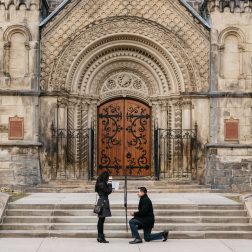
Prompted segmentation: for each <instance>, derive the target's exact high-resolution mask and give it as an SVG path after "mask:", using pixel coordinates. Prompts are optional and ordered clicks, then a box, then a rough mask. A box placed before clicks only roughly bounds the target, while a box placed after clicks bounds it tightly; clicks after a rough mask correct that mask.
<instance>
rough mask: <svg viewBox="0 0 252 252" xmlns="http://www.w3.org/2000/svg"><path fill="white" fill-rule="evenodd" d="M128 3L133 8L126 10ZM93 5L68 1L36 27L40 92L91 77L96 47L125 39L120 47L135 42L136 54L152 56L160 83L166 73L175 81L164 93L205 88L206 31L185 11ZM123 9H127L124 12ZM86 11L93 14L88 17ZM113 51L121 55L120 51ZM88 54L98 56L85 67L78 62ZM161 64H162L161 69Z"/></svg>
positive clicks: (161, 5)
mask: <svg viewBox="0 0 252 252" xmlns="http://www.w3.org/2000/svg"><path fill="white" fill-rule="evenodd" d="M77 5H78V8H76V6H77ZM111 5H113V8H111ZM129 5H132V7H133V6H135V7H134V8H132V9H131V8H130V9H128V6H129ZM98 7H99V1H88V2H87V3H86V2H85V4H83V3H82V2H79V3H78V4H77V3H76V1H74V0H73V1H71V2H70V3H69V4H67V5H66V6H65V7H64V9H63V10H62V11H61V12H60V13H59V14H58V15H57V16H55V17H54V18H53V19H51V21H50V22H48V23H47V24H46V25H45V26H44V27H43V28H42V43H41V44H42V55H43V56H42V63H41V67H42V71H41V86H42V87H43V88H44V89H46V90H59V89H61V87H59V86H58V87H56V86H55V85H57V84H58V85H61V86H65V87H66V86H69V85H70V86H71V85H72V84H73V83H76V82H75V81H74V80H73V78H74V75H75V74H76V73H77V74H80V72H82V76H85V75H86V76H87V77H88V76H89V75H92V74H93V72H92V71H93V70H92V68H93V67H95V63H96V62H99V60H98V59H99V58H100V56H98V55H99V54H98V52H99V50H100V48H101V47H102V46H104V48H105V47H106V46H107V45H109V44H112V42H113V40H114V41H116V40H117V43H119V42H120V40H121V41H123V40H125V37H126V38H129V39H127V40H128V41H125V42H126V43H125V44H126V45H128V44H130V43H131V40H135V41H134V43H135V44H137V43H138V50H139V49H140V48H141V49H143V48H144V51H145V52H144V51H143V52H144V53H146V51H147V49H148V51H150V52H155V54H153V55H152V56H154V58H153V59H152V60H151V61H154V62H155V60H156V64H157V63H159V64H161V65H160V66H159V67H158V68H159V69H158V68H157V72H156V74H157V75H159V72H161V73H163V74H164V75H165V79H166V80H165V81H166V82H167V81H168V80H169V79H170V76H169V75H172V78H171V79H172V81H174V80H175V81H174V83H173V85H174V86H175V87H176V88H174V87H173V88H172V89H171V90H170V91H169V89H168V91H169V92H174V90H175V92H178V91H179V90H188V91H189V90H201V89H206V88H207V85H208V54H209V48H208V39H209V32H208V30H207V29H205V28H204V27H203V26H202V25H201V24H196V23H195V22H194V21H193V19H192V18H191V17H190V15H188V12H187V10H186V9H185V7H183V6H182V5H180V4H179V3H178V2H174V1H170V0H168V1H157V0H154V1H152V2H150V1H141V2H138V1H133V2H132V3H129V2H127V4H125V2H124V1H120V0H117V1H113V3H111V2H110V3H103V5H102V10H101V9H100V8H98ZM125 10H128V11H127V14H126V13H124V11H125ZM91 12H92V13H95V14H94V15H89V14H88V13H91ZM149 12H152V14H151V15H150V14H149ZM182 13H183V14H182ZM125 15H127V16H125ZM120 16H121V17H120ZM59 20H60V23H58V21H59ZM95 20H96V22H94V23H92V22H93V21H95ZM97 20H99V21H97ZM56 27H57V29H55V28H56ZM70 27H71V28H70ZM132 35H134V36H132ZM116 36H117V38H116ZM123 36H124V37H123ZM111 38H112V40H111ZM136 38H137V39H136ZM109 40H110V41H109ZM118 41H119V42H118ZM139 42H140V43H141V44H139ZM129 48H131V46H130V47H129ZM118 52H120V53H121V54H122V55H123V50H119V51H118ZM156 52H157V53H156ZM90 55H95V56H98V57H97V60H94V61H92V62H93V63H91V62H90V63H91V65H89V64H85V63H84V61H83V59H87V58H88V57H89V56H90ZM106 55H107V56H106ZM122 55H121V56H122ZM104 57H105V58H106V57H107V59H105V61H103V63H104V64H106V61H107V60H108V58H109V57H111V54H110V55H109V54H108V53H106V54H105V55H104ZM103 60H104V59H103ZM142 61H144V59H142ZM165 61H166V62H167V63H165V64H164V65H162V63H163V62H165ZM86 63H88V62H86ZM143 63H144V62H143ZM199 66H200V67H199ZM80 68H82V69H80ZM165 68H166V69H165ZM167 68H168V69H167ZM82 70H83V71H82ZM166 75H167V76H166ZM162 79H163V77H161V76H160V80H162ZM83 80H84V79H83ZM84 82H85V81H84ZM82 84H83V85H85V83H83V82H82ZM68 89H69V88H68ZM84 89H85V88H83V89H82V90H84Z"/></svg>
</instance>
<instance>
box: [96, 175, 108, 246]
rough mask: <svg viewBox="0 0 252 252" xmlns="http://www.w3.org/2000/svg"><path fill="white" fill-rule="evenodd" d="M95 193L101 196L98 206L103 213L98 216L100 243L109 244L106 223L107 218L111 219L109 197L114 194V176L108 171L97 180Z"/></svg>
mask: <svg viewBox="0 0 252 252" xmlns="http://www.w3.org/2000/svg"><path fill="white" fill-rule="evenodd" d="M95 191H96V192H97V193H98V195H99V199H98V202H97V205H98V206H101V207H102V211H101V213H99V214H98V218H99V219H98V223H97V230H98V238H97V241H98V242H100V243H109V242H108V241H106V239H105V236H104V231H103V230H104V222H105V218H106V217H111V212H110V205H109V198H108V195H109V194H111V193H112V176H109V173H108V172H107V171H105V172H103V173H102V174H101V175H100V176H99V177H98V178H97V180H96V184H95Z"/></svg>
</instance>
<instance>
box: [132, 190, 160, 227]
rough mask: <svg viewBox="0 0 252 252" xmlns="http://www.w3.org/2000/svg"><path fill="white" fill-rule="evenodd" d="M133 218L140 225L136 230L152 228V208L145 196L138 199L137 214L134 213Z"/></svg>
mask: <svg viewBox="0 0 252 252" xmlns="http://www.w3.org/2000/svg"><path fill="white" fill-rule="evenodd" d="M134 218H135V219H137V220H139V221H140V222H141V223H142V226H141V227H138V228H153V227H154V223H155V217H154V213H153V206H152V202H151V200H150V199H149V197H148V195H147V194H145V195H144V196H142V197H141V198H140V201H139V205H138V212H135V213H134Z"/></svg>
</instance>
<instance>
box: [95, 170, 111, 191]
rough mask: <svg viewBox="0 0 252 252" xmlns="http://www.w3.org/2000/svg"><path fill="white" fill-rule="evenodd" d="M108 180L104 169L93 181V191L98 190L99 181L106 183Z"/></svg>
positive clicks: (107, 174)
mask: <svg viewBox="0 0 252 252" xmlns="http://www.w3.org/2000/svg"><path fill="white" fill-rule="evenodd" d="M108 180H109V173H108V172H107V171H104V172H103V173H102V174H101V175H100V176H99V177H98V178H97V180H96V183H95V191H96V192H97V191H98V184H99V183H108Z"/></svg>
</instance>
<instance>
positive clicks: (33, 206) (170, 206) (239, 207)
mask: <svg viewBox="0 0 252 252" xmlns="http://www.w3.org/2000/svg"><path fill="white" fill-rule="evenodd" d="M110 205H111V208H112V209H124V206H123V205H122V204H110ZM137 206H138V205H137V204H130V203H129V204H128V208H129V209H131V208H132V209H135V208H137ZM153 206H154V209H155V210H156V209H157V210H158V209H197V210H210V209H212V210H244V206H243V205H242V204H238V203H237V204H232V205H227V204H226V205H214V204H212V205H209V204H208V205H194V204H153ZM8 209H16V210H17V209H44V210H45V209H52V210H60V209H64V210H67V209H93V204H56V205H55V204H15V203H9V204H8Z"/></svg>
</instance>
